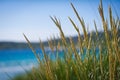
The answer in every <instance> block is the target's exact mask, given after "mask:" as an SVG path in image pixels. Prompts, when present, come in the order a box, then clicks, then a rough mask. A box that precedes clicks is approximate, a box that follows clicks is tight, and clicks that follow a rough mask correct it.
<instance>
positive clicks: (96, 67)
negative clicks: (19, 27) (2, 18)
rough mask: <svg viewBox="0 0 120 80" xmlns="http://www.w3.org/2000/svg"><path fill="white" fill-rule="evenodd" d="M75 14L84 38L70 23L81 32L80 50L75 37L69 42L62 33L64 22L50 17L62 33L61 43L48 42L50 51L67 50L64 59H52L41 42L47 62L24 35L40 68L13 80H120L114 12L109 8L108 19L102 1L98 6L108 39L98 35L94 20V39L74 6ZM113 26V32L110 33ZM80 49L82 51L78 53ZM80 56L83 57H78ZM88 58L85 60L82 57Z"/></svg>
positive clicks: (118, 39) (117, 21) (118, 38)
mask: <svg viewBox="0 0 120 80" xmlns="http://www.w3.org/2000/svg"><path fill="white" fill-rule="evenodd" d="M71 6H72V8H73V11H74V12H75V15H76V17H77V19H78V21H79V22H80V24H81V26H82V29H83V33H84V37H81V33H80V30H79V28H78V26H77V25H76V24H75V22H74V21H73V20H72V19H71V18H70V17H69V20H70V22H71V24H72V25H73V27H74V28H75V30H76V31H77V33H78V42H77V43H78V44H77V45H78V47H79V48H78V47H77V46H76V44H75V43H74V41H73V39H72V37H70V38H69V41H70V42H68V41H66V38H65V35H64V33H63V30H62V26H61V23H60V21H59V19H57V18H56V17H51V19H52V21H53V22H54V23H55V25H56V26H57V28H58V29H59V31H60V36H61V41H60V42H55V38H54V39H52V40H51V39H50V40H48V44H49V47H50V48H51V51H54V50H55V51H56V53H55V54H54V55H56V54H57V55H58V54H59V53H58V52H59V50H60V49H63V50H64V55H65V57H64V58H62V59H61V58H59V57H58V56H56V60H54V61H53V60H51V59H50V57H49V56H48V55H47V54H46V52H45V49H44V45H43V44H42V42H41V41H40V48H41V49H42V53H43V55H44V59H42V60H41V59H40V57H39V56H38V55H37V53H36V52H35V50H34V48H33V47H32V45H31V43H30V41H29V40H28V39H27V37H26V36H25V35H24V37H25V39H26V40H27V42H28V44H29V46H30V48H31V49H32V51H33V53H34V54H35V56H36V58H37V59H38V62H39V67H38V68H37V69H36V68H33V69H32V71H31V72H28V73H27V74H26V75H24V76H23V75H22V76H17V77H15V78H14V80H120V44H119V43H120V37H119V36H118V30H119V27H120V20H119V18H117V19H116V18H114V17H113V16H112V10H111V7H110V6H109V19H107V18H105V17H104V10H103V5H102V0H101V2H100V5H99V7H98V11H99V14H100V17H101V21H102V25H101V26H102V27H103V29H104V36H105V39H103V38H100V36H99V35H98V30H97V24H96V22H95V21H94V26H95V30H96V35H95V40H94V39H93V33H91V34H90V36H89V35H88V32H87V30H86V24H85V22H84V19H83V18H81V17H80V16H79V14H78V12H77V10H76V9H75V7H74V6H73V4H72V3H71ZM108 27H110V31H109V30H108ZM78 49H79V52H78ZM96 49H98V50H99V55H98V56H97V54H96ZM79 53H80V54H79ZM83 55H85V57H84V58H82V56H83Z"/></svg>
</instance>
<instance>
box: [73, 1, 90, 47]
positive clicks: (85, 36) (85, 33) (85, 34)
mask: <svg viewBox="0 0 120 80" xmlns="http://www.w3.org/2000/svg"><path fill="white" fill-rule="evenodd" d="M71 6H72V8H73V10H74V12H75V14H76V16H77V18H78V20H79V21H80V24H81V25H82V29H83V32H84V39H85V41H86V45H87V43H88V36H87V31H86V28H85V23H84V19H81V18H80V16H79V14H78V12H77V11H76V9H75V7H74V6H73V4H72V3H71Z"/></svg>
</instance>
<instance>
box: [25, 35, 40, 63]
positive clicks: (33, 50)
mask: <svg viewBox="0 0 120 80" xmlns="http://www.w3.org/2000/svg"><path fill="white" fill-rule="evenodd" d="M23 36H24V37H25V39H26V41H27V43H28V45H29V47H30V48H31V50H32V52H33V53H34V55H35V57H36V58H37V60H38V62H39V63H40V58H39V56H38V55H37V53H36V51H35V49H34V48H33V47H32V45H31V43H30V41H29V40H28V38H27V37H26V36H25V34H23Z"/></svg>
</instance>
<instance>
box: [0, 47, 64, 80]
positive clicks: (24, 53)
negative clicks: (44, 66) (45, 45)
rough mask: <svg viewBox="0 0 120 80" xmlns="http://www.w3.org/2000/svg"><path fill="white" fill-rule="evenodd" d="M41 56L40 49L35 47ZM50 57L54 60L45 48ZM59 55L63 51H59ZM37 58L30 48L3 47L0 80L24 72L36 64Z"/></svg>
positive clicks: (0, 58) (0, 59) (0, 52)
mask: <svg viewBox="0 0 120 80" xmlns="http://www.w3.org/2000/svg"><path fill="white" fill-rule="evenodd" d="M36 52H37V53H38V54H39V55H40V59H42V58H43V54H42V51H41V49H36ZM46 53H47V54H49V55H50V58H51V59H53V60H55V56H56V55H54V53H56V51H54V52H51V51H50V50H46ZM59 56H61V57H63V51H60V52H59ZM37 64H38V63H37V59H36V57H35V56H34V54H33V52H32V51H31V49H4V50H0V80H8V79H9V77H11V78H13V77H14V76H15V75H17V74H20V73H25V70H30V69H31V68H32V67H36V66H37Z"/></svg>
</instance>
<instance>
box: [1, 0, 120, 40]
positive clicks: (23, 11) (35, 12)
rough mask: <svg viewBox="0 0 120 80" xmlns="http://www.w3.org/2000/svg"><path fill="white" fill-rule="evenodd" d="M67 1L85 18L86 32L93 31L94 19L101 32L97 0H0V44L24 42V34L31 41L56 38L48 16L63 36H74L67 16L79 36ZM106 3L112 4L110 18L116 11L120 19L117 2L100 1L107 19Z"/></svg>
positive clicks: (74, 33)
mask: <svg viewBox="0 0 120 80" xmlns="http://www.w3.org/2000/svg"><path fill="white" fill-rule="evenodd" d="M70 2H72V3H73V4H74V6H75V8H76V9H77V11H78V13H79V15H80V16H81V17H83V18H84V19H85V22H86V26H87V28H88V29H89V31H91V30H94V27H93V20H96V22H97V25H98V29H99V30H102V27H101V26H100V24H101V22H100V21H101V20H100V16H99V13H98V5H99V2H100V1H99V0H0V41H15V42H21V41H22V42H25V39H24V37H23V33H24V34H25V35H26V36H27V37H28V38H29V40H30V41H32V42H38V41H39V39H42V40H43V41H44V40H47V38H50V36H53V35H55V36H58V35H59V30H58V29H57V27H56V26H55V25H54V23H53V22H52V20H51V19H50V16H56V17H57V18H59V19H60V21H61V24H62V29H63V31H64V33H65V35H66V36H74V35H77V33H76V31H75V30H74V28H73V27H72V25H71V23H70V21H69V20H68V16H70V17H71V18H72V19H73V20H74V21H75V23H76V24H77V25H78V26H79V28H80V31H81V33H82V28H81V25H80V24H79V22H78V20H77V18H76V16H75V14H74V12H73V10H72V8H71V6H70ZM111 3H112V4H111ZM109 4H111V5H112V9H113V15H114V16H116V12H117V14H118V16H120V10H119V9H120V6H119V5H120V0H103V5H104V11H105V16H106V17H108V13H107V12H108V5H109Z"/></svg>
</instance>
